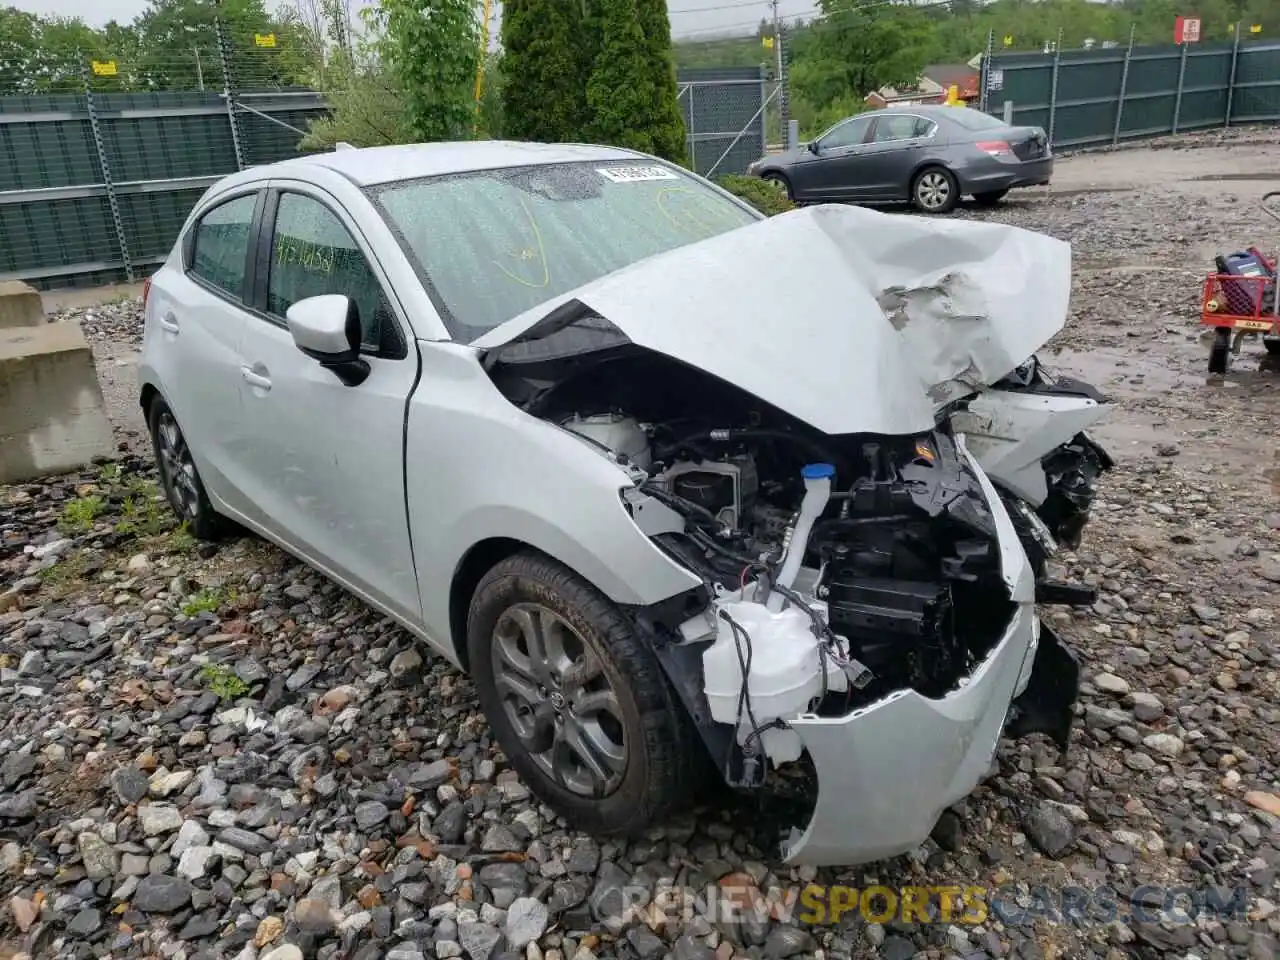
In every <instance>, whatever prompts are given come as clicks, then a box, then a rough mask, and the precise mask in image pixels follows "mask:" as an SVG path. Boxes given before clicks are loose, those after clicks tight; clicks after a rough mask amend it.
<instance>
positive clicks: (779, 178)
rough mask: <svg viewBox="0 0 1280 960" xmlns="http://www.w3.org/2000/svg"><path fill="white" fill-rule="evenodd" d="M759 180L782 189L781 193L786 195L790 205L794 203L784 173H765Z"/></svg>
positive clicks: (794, 200) (789, 185)
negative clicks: (774, 184)
mask: <svg viewBox="0 0 1280 960" xmlns="http://www.w3.org/2000/svg"><path fill="white" fill-rule="evenodd" d="M760 179H761V180H767V181H768V182H769V183H776V184H777V185H778V186H780V187H781V188H782V192H783V193H785V194H786V195H787V199H788V200H790V201H791V202H792V203H795V202H796V198H795V197H794V196H793V195H792V193H791V181H790V180H788V179H787V175H786V174H785V173H773V172H771V173H765V174H761V175H760Z"/></svg>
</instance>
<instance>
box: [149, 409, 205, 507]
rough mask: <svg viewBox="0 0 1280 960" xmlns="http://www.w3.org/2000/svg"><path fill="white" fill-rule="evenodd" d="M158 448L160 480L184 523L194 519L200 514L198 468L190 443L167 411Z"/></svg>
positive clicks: (162, 417)
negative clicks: (188, 444) (197, 483)
mask: <svg viewBox="0 0 1280 960" xmlns="http://www.w3.org/2000/svg"><path fill="white" fill-rule="evenodd" d="M156 426H157V428H158V429H157V431H156V440H157V443H156V446H157V449H158V451H159V453H160V480H161V482H163V484H164V489H165V493H166V494H167V495H168V497H169V502H170V503H171V504H172V505H173V509H174V510H175V511H176V512H177V514H178V516H179V517H180V518H182V519H183V520H195V519H196V516H197V514H198V513H199V511H200V491H199V488H198V487H197V486H196V465H195V462H194V461H193V460H192V459H191V450H190V449H189V448H188V447H187V440H186V438H185V437H184V436H183V435H182V430H181V429H179V427H178V422H177V421H176V420H174V419H173V414H172V413H170V412H169V411H168V410H165V411H164V412H163V413H161V414H160V418H159V420H158V422H157V424H156Z"/></svg>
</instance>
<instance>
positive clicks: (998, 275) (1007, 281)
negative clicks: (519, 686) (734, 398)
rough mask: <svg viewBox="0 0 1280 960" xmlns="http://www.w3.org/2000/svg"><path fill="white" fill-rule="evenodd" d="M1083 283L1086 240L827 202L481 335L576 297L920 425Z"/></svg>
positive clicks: (895, 426)
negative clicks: (1081, 255) (1080, 270)
mask: <svg viewBox="0 0 1280 960" xmlns="http://www.w3.org/2000/svg"><path fill="white" fill-rule="evenodd" d="M552 268H553V269H554V265H552ZM1070 284H1071V248H1070V246H1069V245H1068V244H1066V243H1064V242H1062V241H1060V240H1055V239H1053V238H1052V237H1049V236H1046V235H1044V234H1039V233H1033V232H1031V231H1028V230H1022V229H1019V228H1016V227H1009V226H1005V225H1002V224H994V223H975V222H971V221H967V220H949V219H939V218H926V217H916V216H902V215H896V214H886V213H879V212H876V211H872V210H866V209H862V208H860V207H851V206H843V205H823V206H816V207H808V208H804V209H801V210H796V211H792V212H790V213H786V214H782V215H781V216H777V217H772V218H769V219H767V220H762V221H760V222H758V223H754V224H751V225H749V226H746V227H741V228H739V229H737V230H733V231H730V232H729V233H724V234H720V235H719V236H716V237H712V238H710V239H707V240H703V241H701V242H698V243H693V244H690V245H689V246H686V247H680V248H678V249H676V250H672V251H669V252H667V253H664V254H659V255H657V256H654V257H650V258H648V259H646V260H642V261H640V262H638V263H636V264H633V265H632V266H630V267H627V268H625V269H623V270H619V271H617V272H615V273H612V274H608V275H606V276H605V277H602V278H601V279H599V280H597V281H595V282H593V283H590V284H587V285H586V286H583V287H580V288H578V289H577V290H573V291H570V292H568V293H566V294H564V295H562V296H560V297H557V298H555V299H553V300H550V301H548V302H547V303H546V304H544V305H542V306H540V307H538V308H536V309H534V310H531V311H528V312H526V313H525V314H522V315H521V316H519V317H516V318H515V319H513V320H511V321H509V322H507V323H505V324H502V325H501V326H499V327H497V328H495V329H494V330H492V331H490V332H489V333H488V334H486V335H485V336H484V337H481V338H480V339H479V340H477V341H475V343H474V344H473V345H474V346H476V347H478V348H481V349H485V348H491V347H495V346H499V345H501V344H504V343H507V342H509V341H511V340H513V339H515V338H517V337H518V336H519V335H520V334H521V333H523V332H524V331H526V330H528V329H529V328H530V327H531V326H533V325H534V324H535V323H537V322H538V320H539V319H541V318H542V317H544V316H546V314H547V313H548V312H549V311H551V310H552V309H554V308H555V307H557V306H560V305H562V304H564V303H567V302H569V301H570V300H575V299H576V300H578V301H581V302H582V303H584V304H585V305H586V306H588V307H589V308H590V309H591V310H593V311H595V312H596V313H598V314H599V315H600V316H601V317H603V318H605V319H607V320H608V321H609V322H610V323H611V324H612V325H613V326H614V327H616V328H617V329H618V330H620V331H621V332H622V333H623V334H625V335H626V337H627V338H629V339H630V340H631V341H633V342H634V343H636V344H639V345H640V346H643V347H646V348H648V349H651V350H655V351H657V352H659V353H663V354H666V355H668V356H670V357H674V358H676V359H678V360H681V361H684V362H686V363H688V364H690V365H692V366H695V367H699V368H701V369H703V370H705V371H707V372H708V373H710V374H713V375H714V376H717V377H719V378H721V379H722V380H726V381H728V382H730V383H733V384H736V385H737V386H739V387H741V388H743V389H744V390H747V391H749V392H750V393H752V394H754V395H755V396H757V397H759V398H760V399H761V400H764V401H766V402H767V403H771V404H773V405H774V406H776V407H778V408H780V409H781V410H784V411H785V412H787V413H789V414H791V415H792V416H794V417H797V418H799V419H800V420H803V421H805V422H806V423H808V424H810V425H811V426H813V427H815V428H817V429H818V430H821V431H823V432H825V433H829V434H840V433H854V432H870V433H883V434H904V433H916V432H922V431H925V430H929V429H931V428H932V427H933V425H934V419H935V413H936V410H937V408H938V407H939V406H941V405H943V404H945V403H947V402H949V401H950V400H953V399H955V398H956V397H957V396H961V395H963V394H965V393H970V392H972V391H973V390H974V389H976V388H979V387H981V386H983V385H985V384H990V383H993V382H994V381H996V380H998V379H999V378H1001V377H1003V376H1004V375H1005V374H1007V373H1008V372H1009V371H1010V370H1012V369H1013V368H1014V367H1015V366H1016V365H1017V364H1019V363H1021V362H1022V361H1023V360H1025V359H1026V358H1027V357H1028V356H1029V355H1030V354H1032V353H1034V352H1035V350H1036V349H1038V348H1039V347H1040V346H1042V345H1043V344H1044V343H1045V342H1046V341H1047V340H1048V339H1049V338H1050V337H1052V336H1053V335H1054V334H1055V333H1056V332H1057V331H1058V330H1060V329H1061V328H1062V325H1063V323H1064V322H1065V321H1066V316H1067V305H1068V298H1069V294H1070Z"/></svg>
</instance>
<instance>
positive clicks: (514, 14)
mask: <svg viewBox="0 0 1280 960" xmlns="http://www.w3.org/2000/svg"><path fill="white" fill-rule="evenodd" d="M586 33H587V25H586V22H585V17H584V11H583V4H582V3H580V2H579V0H507V2H506V3H504V4H503V7H502V51H503V53H502V81H503V90H502V109H503V117H502V119H503V126H502V134H503V136H505V137H510V138H512V139H515V140H540V141H544V142H556V141H576V140H581V139H582V133H583V121H584V119H585V118H586V116H587V95H586V88H587V80H586V78H587V74H586V72H585V70H584V68H586V69H589V58H587V57H586V56H584V53H583V46H584V41H585V38H586Z"/></svg>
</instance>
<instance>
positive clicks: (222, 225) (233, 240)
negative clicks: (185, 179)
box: [191, 193, 258, 299]
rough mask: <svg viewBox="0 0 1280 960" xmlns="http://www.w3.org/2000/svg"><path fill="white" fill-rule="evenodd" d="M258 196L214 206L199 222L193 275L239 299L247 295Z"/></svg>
mask: <svg viewBox="0 0 1280 960" xmlns="http://www.w3.org/2000/svg"><path fill="white" fill-rule="evenodd" d="M257 203H258V197H257V194H253V193H250V194H246V195H245V196H243V197H236V198H235V199H234V200H228V201H227V202H226V203H222V204H219V205H218V206H216V207H214V208H213V209H212V210H210V211H209V212H208V213H206V214H205V215H204V216H203V217H201V218H200V219H199V220H198V221H197V222H196V225H195V227H194V228H193V229H194V230H195V239H194V243H193V244H192V253H191V272H192V274H194V275H195V276H197V277H199V278H200V279H201V280H204V281H205V282H207V283H211V284H213V286H215V287H217V288H218V289H219V290H225V291H226V292H227V293H229V294H231V295H232V296H233V297H236V298H237V299H239V298H241V297H242V296H243V294H244V277H245V263H246V262H247V257H248V253H249V233H250V231H251V229H252V228H253V210H254V207H255V206H257Z"/></svg>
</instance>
